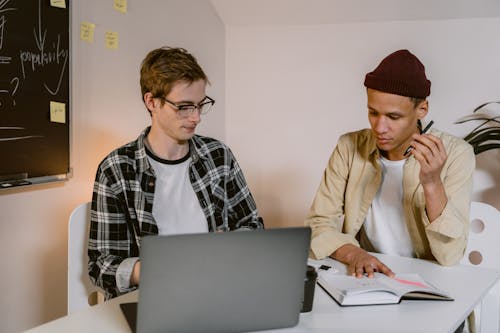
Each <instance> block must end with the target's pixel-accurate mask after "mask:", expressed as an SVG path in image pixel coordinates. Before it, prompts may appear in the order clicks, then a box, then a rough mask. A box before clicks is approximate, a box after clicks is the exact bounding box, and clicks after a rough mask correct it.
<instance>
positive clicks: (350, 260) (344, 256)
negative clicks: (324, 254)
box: [330, 244, 394, 278]
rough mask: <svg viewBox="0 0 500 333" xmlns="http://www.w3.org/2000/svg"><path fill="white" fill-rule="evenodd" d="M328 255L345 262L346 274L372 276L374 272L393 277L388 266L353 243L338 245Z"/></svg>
mask: <svg viewBox="0 0 500 333" xmlns="http://www.w3.org/2000/svg"><path fill="white" fill-rule="evenodd" d="M330 257H331V258H333V259H335V260H338V261H340V262H342V263H344V264H346V265H347V274H349V275H352V276H356V277H358V278H360V277H362V276H364V274H367V275H368V277H370V278H372V277H373V273H374V272H380V273H384V274H385V275H387V276H389V277H394V273H393V272H392V270H391V269H390V268H389V267H387V266H386V265H385V264H384V263H382V262H381V261H380V260H378V259H377V258H376V257H374V256H372V255H370V254H369V253H368V252H366V251H365V250H363V249H362V248H360V247H357V246H356V245H353V244H345V245H343V246H341V247H339V248H338V249H337V250H336V251H335V252H333V254H332V255H331V256H330Z"/></svg>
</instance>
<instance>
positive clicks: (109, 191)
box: [88, 166, 136, 299]
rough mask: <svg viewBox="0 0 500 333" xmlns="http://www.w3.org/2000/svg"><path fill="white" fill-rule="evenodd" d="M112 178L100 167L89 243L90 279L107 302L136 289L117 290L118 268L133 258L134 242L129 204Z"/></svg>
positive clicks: (93, 197)
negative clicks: (104, 293) (127, 211)
mask: <svg viewBox="0 0 500 333" xmlns="http://www.w3.org/2000/svg"><path fill="white" fill-rule="evenodd" d="M111 179H113V177H111V174H110V172H109V169H107V170H106V171H103V169H102V166H100V167H99V169H98V171H97V175H96V179H95V183H94V190H93V195H92V209H91V213H90V231H89V242H88V257H89V261H88V271H89V276H90V280H91V281H92V282H93V283H94V284H95V285H96V286H98V287H100V288H102V289H104V290H105V291H106V299H108V298H112V297H115V296H118V295H120V294H121V293H124V292H127V291H131V290H134V289H136V288H135V287H132V288H128V289H126V290H119V289H118V287H117V282H116V278H117V276H116V273H117V269H118V267H119V266H120V264H121V263H122V261H123V260H124V259H125V258H128V257H130V244H131V242H132V241H134V240H133V239H131V236H130V233H129V230H128V228H127V223H126V214H125V213H124V212H123V207H125V205H124V203H122V202H121V200H120V199H119V198H118V196H117V195H116V193H115V191H114V187H116V186H118V185H117V184H115V185H114V186H113V185H111V184H112V183H113V182H112V181H111Z"/></svg>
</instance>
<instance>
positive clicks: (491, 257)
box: [461, 201, 500, 269]
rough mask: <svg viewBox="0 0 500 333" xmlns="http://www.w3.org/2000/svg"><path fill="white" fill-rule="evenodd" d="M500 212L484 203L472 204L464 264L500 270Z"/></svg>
mask: <svg viewBox="0 0 500 333" xmlns="http://www.w3.org/2000/svg"><path fill="white" fill-rule="evenodd" d="M499 239H500V211H498V209H496V208H495V207H493V206H490V205H488V204H485V203H482V202H474V201H473V202H472V203H471V209H470V230H469V240H468V242H467V249H466V250H465V254H464V257H463V259H462V261H461V263H462V264H468V265H478V266H483V267H486V268H493V269H500V260H499V258H500V242H499Z"/></svg>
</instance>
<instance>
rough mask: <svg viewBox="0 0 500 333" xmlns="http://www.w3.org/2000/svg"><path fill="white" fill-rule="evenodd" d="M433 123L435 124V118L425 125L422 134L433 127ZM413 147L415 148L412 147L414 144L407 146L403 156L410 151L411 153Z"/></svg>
mask: <svg viewBox="0 0 500 333" xmlns="http://www.w3.org/2000/svg"><path fill="white" fill-rule="evenodd" d="M432 124H434V120H431V121H430V122H429V123H428V124H427V126H425V128H424V129H423V131H422V132H421V133H420V134H424V133H426V132H427V131H428V130H429V129H430V128H431V126H432ZM412 149H413V147H412V146H409V147H408V148H406V150H405V153H404V154H403V156H406V155H408V153H409V152H410V151H411V150H412Z"/></svg>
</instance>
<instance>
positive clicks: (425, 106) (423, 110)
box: [415, 100, 429, 119]
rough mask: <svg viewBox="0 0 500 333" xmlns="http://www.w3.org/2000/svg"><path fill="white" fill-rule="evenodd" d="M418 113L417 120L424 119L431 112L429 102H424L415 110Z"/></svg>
mask: <svg viewBox="0 0 500 333" xmlns="http://www.w3.org/2000/svg"><path fill="white" fill-rule="evenodd" d="M415 110H416V111H417V118H418V119H424V118H425V116H426V115H427V113H428V112H429V102H427V100H423V101H422V102H420V104H418V105H417V107H416V108H415Z"/></svg>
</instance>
